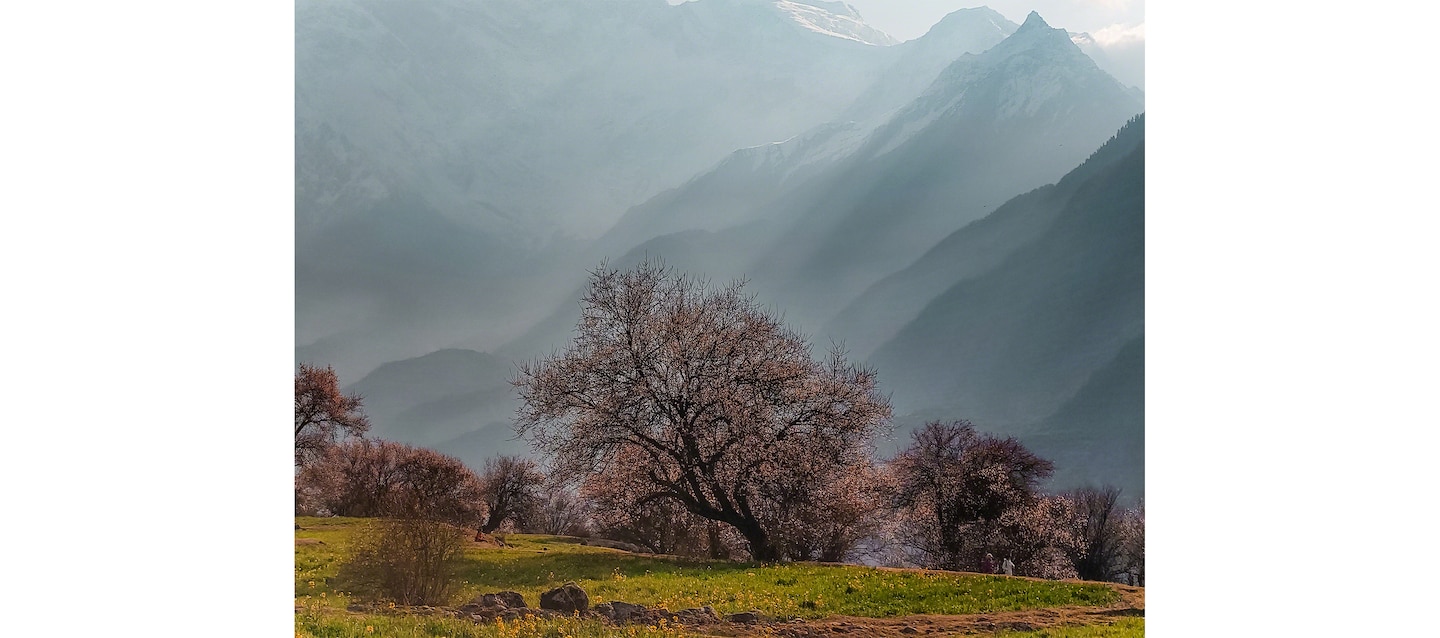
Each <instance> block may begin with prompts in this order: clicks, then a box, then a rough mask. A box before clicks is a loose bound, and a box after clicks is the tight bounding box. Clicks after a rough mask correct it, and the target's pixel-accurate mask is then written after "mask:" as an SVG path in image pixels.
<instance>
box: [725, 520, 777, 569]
mask: <svg viewBox="0 0 1440 638" xmlns="http://www.w3.org/2000/svg"><path fill="white" fill-rule="evenodd" d="M735 528H736V529H737V530H739V532H740V535H741V536H744V537H745V540H746V542H748V543H749V544H750V558H752V559H754V560H755V561H757V562H762V563H767V562H775V561H778V560H780V552H779V551H778V550H776V548H775V546H774V545H773V544H771V542H770V535H769V534H766V533H765V530H763V529H761V528H760V525H759V524H758V523H754V522H750V523H748V524H745V525H736V526H735Z"/></svg>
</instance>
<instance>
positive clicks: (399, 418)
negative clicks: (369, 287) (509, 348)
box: [345, 349, 515, 445]
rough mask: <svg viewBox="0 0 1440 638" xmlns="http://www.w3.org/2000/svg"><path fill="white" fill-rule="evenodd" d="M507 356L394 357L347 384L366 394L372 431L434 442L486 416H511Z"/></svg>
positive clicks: (489, 418) (456, 352) (445, 352)
mask: <svg viewBox="0 0 1440 638" xmlns="http://www.w3.org/2000/svg"><path fill="white" fill-rule="evenodd" d="M513 373H514V365H513V364H512V363H511V361H510V360H509V359H505V358H501V357H497V356H495V355H491V354H487V353H484V352H475V351H473V350H459V349H449V350H440V351H437V352H432V353H430V354H427V355H425V356H422V357H416V358H413V359H406V360H403V361H394V362H391V363H387V364H385V365H382V366H380V367H379V368H376V369H375V371H374V372H371V373H370V374H368V375H365V377H364V378H363V379H361V380H359V381H357V382H355V383H354V384H351V385H350V386H348V387H346V388H345V391H346V392H357V393H359V394H360V395H361V396H362V397H364V398H365V413H366V414H367V415H369V416H370V420H371V427H372V431H373V433H374V435H375V436H378V437H381V438H385V439H391V440H396V441H403V442H407V443H414V444H419V445H427V444H435V443H439V442H442V441H445V440H447V439H450V438H453V437H455V436H458V435H460V434H463V433H465V432H469V431H471V430H474V429H475V428H477V427H479V426H480V425H482V424H484V423H487V422H489V421H494V420H500V421H506V422H508V421H509V417H510V416H511V415H513V413H514V408H515V406H514V403H513V401H514V396H515V393H514V390H513V388H511V386H510V377H511V375H512V374H513Z"/></svg>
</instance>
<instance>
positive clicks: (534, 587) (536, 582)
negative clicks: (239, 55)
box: [295, 518, 1118, 618]
mask: <svg viewBox="0 0 1440 638" xmlns="http://www.w3.org/2000/svg"><path fill="white" fill-rule="evenodd" d="M297 522H298V523H299V524H300V525H301V526H302V527H303V528H304V529H302V530H300V531H297V532H296V536H297V537H298V538H314V539H318V540H322V541H324V542H325V544H324V545H297V546H296V548H295V566H296V567H295V569H296V572H295V596H296V604H297V608H299V607H302V606H303V607H304V608H305V609H307V610H313V611H317V612H318V611H321V610H326V609H331V610H334V609H344V608H345V606H346V605H347V604H348V603H349V602H350V601H351V599H352V598H353V596H352V595H351V593H350V592H347V591H344V590H343V587H340V586H339V584H338V583H335V582H334V577H335V574H336V573H337V571H338V569H339V565H340V563H341V562H342V561H343V560H344V558H345V556H346V555H347V552H348V551H349V539H350V535H351V534H353V533H355V532H357V531H359V530H360V529H363V528H364V527H365V526H367V525H370V524H371V523H372V522H371V521H367V520H364V519H341V518H330V519H318V518H300V519H297ZM506 542H507V544H508V545H509V547H506V548H493V547H472V548H471V549H469V550H468V551H467V552H466V555H465V561H464V565H463V567H462V569H461V572H460V578H461V579H462V581H463V582H462V583H461V586H460V591H459V594H458V595H457V596H456V601H455V602H461V601H464V600H468V599H470V598H472V597H474V596H475V595H477V594H480V593H485V592H493V591H501V590H513V591H518V592H520V593H521V594H523V595H524V596H525V599H526V600H527V601H528V602H529V603H530V604H531V605H536V604H538V601H539V597H540V593H541V592H543V591H546V590H549V589H552V588H554V587H557V586H559V585H560V584H563V583H565V582H566V581H575V582H576V583H578V584H579V585H580V586H581V587H582V588H584V589H585V591H586V592H587V593H588V594H589V596H590V602H591V604H592V605H594V604H598V603H602V602H607V601H616V600H623V601H626V602H631V603H637V604H642V605H647V606H662V607H665V608H667V609H670V610H671V611H675V610H679V609H684V608H692V607H701V606H704V605H713V606H714V607H715V609H716V610H717V611H718V612H720V613H721V614H726V613H735V612H740V611H749V610H752V609H755V610H759V611H760V612H761V613H763V614H765V615H767V616H772V617H798V618H823V617H826V616H830V615H834V614H844V615H851V616H865V617H887V616H898V615H908V614H972V613H990V612H998V611H1017V610H1024V609H1036V608H1044V607H1056V606H1062V605H1090V606H1099V605H1108V604H1110V603H1113V602H1115V601H1116V600H1117V599H1118V594H1116V592H1115V591H1114V590H1113V589H1111V588H1109V587H1107V586H1105V585H1101V584H1095V583H1071V582H1056V581H1036V580H1028V579H1020V578H1005V577H1000V576H984V575H980V574H960V573H946V572H912V571H892V570H877V569H872V568H867V567H857V566H841V565H815V564H778V565H757V564H753V563H734V562H724V561H702V560H686V559H680V558H673V557H659V556H644V555H637V554H629V553H625V552H620V551H616V550H612V549H607V548H602V547H594V546H587V545H582V544H580V541H579V540H577V539H574V538H566V537H556V536H532V535H513V536H510V537H509V538H507V540H506ZM312 583H313V584H312Z"/></svg>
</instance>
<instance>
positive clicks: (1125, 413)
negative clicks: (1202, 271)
mask: <svg viewBox="0 0 1440 638" xmlns="http://www.w3.org/2000/svg"><path fill="white" fill-rule="evenodd" d="M1021 438H1022V439H1023V440H1024V441H1025V444H1026V445H1028V446H1030V447H1031V448H1032V449H1033V450H1035V451H1036V453H1038V454H1040V455H1041V456H1043V457H1045V458H1047V459H1050V460H1051V461H1053V462H1054V463H1055V476H1054V477H1052V479H1051V483H1052V484H1053V485H1056V486H1061V487H1062V489H1063V488H1064V487H1071V486H1076V485H1085V484H1090V485H1102V484H1105V483H1109V484H1112V485H1115V486H1117V487H1120V488H1121V489H1122V490H1123V493H1122V496H1123V497H1124V498H1125V500H1127V501H1132V502H1133V500H1134V499H1138V498H1140V497H1143V496H1144V495H1145V339H1144V338H1143V337H1141V338H1138V339H1135V340H1134V341H1131V342H1129V343H1127V344H1126V345H1125V346H1124V347H1123V348H1121V349H1120V352H1119V353H1117V354H1116V355H1115V358H1114V359H1113V360H1112V361H1110V363H1108V364H1106V365H1105V367H1103V368H1100V369H1099V370H1096V371H1095V373H1094V374H1092V375H1091V376H1090V378H1089V379H1088V380H1087V381H1086V382H1085V385H1083V386H1081V388H1080V390H1079V391H1078V392H1076V393H1075V396H1074V397H1072V398H1071V399H1070V400H1068V401H1066V402H1065V403H1064V404H1063V405H1061V406H1060V408H1059V409H1058V410H1056V412H1055V414H1052V415H1050V416H1049V417H1046V418H1045V419H1044V420H1043V421H1041V422H1040V423H1039V424H1038V425H1037V426H1036V427H1035V428H1034V430H1033V433H1032V434H1026V435H1022V436H1021Z"/></svg>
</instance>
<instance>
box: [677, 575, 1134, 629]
mask: <svg viewBox="0 0 1440 638" xmlns="http://www.w3.org/2000/svg"><path fill="white" fill-rule="evenodd" d="M1111 586H1112V587H1114V588H1115V590H1116V591H1118V592H1120V600H1119V601H1118V602H1116V603H1115V604H1112V605H1110V606H1108V607H1078V606H1072V607H1050V608H1046V609H1029V610H1025V611H1005V612H996V613H990V614H967V615H963V616H942V615H933V614H925V615H918V616H899V617H895V618H858V617H853V616H831V617H829V618H825V619H822V620H806V621H792V622H780V623H760V624H756V625H735V624H729V623H727V624H725V625H715V626H709V627H693V628H687V630H688V631H697V632H704V633H706V634H708V635H712V636H734V637H746V638H748V637H750V636H783V637H785V638H814V637H818V636H828V637H831V638H833V637H835V636H848V635H854V636H886V637H890V638H905V637H907V636H915V635H919V636H926V635H931V636H937V635H938V636H954V635H970V634H991V633H995V632H997V631H1002V630H1010V631H1034V630H1036V629H1043V628H1046V627H1058V626H1061V625H1109V624H1114V623H1115V622H1116V621H1118V620H1119V619H1121V618H1124V617H1127V616H1141V617H1143V616H1144V615H1145V589H1144V588H1142V587H1129V586H1126V585H1111Z"/></svg>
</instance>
